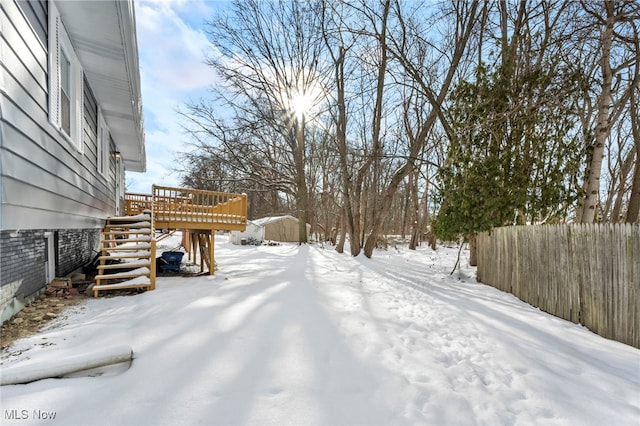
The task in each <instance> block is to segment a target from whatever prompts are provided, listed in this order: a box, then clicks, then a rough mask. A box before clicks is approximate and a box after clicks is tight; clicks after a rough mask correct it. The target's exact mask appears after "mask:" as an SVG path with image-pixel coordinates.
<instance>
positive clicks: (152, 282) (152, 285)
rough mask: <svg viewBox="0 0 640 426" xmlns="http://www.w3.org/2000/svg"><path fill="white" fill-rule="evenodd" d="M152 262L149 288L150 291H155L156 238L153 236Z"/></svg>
mask: <svg viewBox="0 0 640 426" xmlns="http://www.w3.org/2000/svg"><path fill="white" fill-rule="evenodd" d="M149 260H150V261H151V262H150V265H151V266H150V267H149V269H151V271H150V274H149V281H150V282H151V286H150V287H149V290H155V289H156V237H155V236H152V238H151V259H149Z"/></svg>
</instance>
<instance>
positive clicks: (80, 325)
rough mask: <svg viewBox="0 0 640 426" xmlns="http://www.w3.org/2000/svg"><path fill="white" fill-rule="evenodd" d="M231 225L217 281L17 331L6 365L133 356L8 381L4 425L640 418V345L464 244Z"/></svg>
mask: <svg viewBox="0 0 640 426" xmlns="http://www.w3.org/2000/svg"><path fill="white" fill-rule="evenodd" d="M217 238H218V239H217V244H216V260H217V262H218V267H219V270H218V271H217V273H216V275H215V277H208V276H204V277H190V278H182V277H168V278H166V277H162V278H159V279H158V284H157V287H158V288H157V290H156V291H151V292H147V293H144V294H141V295H137V296H122V297H114V298H100V299H91V300H87V301H86V303H83V304H82V305H81V306H78V307H75V308H73V311H72V312H71V313H70V314H69V315H68V316H67V318H66V319H64V320H62V321H60V322H58V323H57V324H54V325H53V326H52V327H50V329H48V330H46V331H44V332H42V333H40V334H38V335H35V336H32V337H30V338H26V339H23V340H21V341H18V342H16V344H15V345H14V346H13V347H12V348H11V350H10V351H9V353H12V354H13V355H8V353H5V354H3V360H2V362H3V365H2V367H3V368H7V367H9V366H13V365H16V364H21V363H22V364H24V363H25V362H26V363H29V362H33V363H36V362H38V361H42V360H47V359H53V358H63V357H67V356H69V355H71V354H79V353H83V352H92V351H94V350H95V349H96V348H101V347H104V348H106V347H113V346H118V345H128V346H130V347H132V348H133V350H134V361H133V363H132V364H131V367H130V368H129V369H128V370H126V371H119V370H116V371H112V372H110V373H109V374H104V375H102V376H99V377H86V376H84V377H76V378H65V379H47V380H41V381H37V382H33V383H30V384H28V385H12V386H2V388H0V392H1V395H0V400H1V405H2V407H1V411H2V412H1V413H0V415H1V416H2V420H1V423H2V424H3V425H4V424H7V425H9V424H21V425H23V424H60V425H90V424H105V425H107V424H108V425H159V424H167V425H179V424H189V425H190V424H207V425H208V424H228V425H236V424H271V425H282V424H322V425H343V424H348V425H356V424H357V425H374V424H381V425H402V424H412V425H413V424H428V425H455V424H463V425H473V424H480V425H512V424H524V425H529V424H550V425H557V424H560V425H589V424H591V425H637V424H640V351H639V350H637V349H634V348H632V347H630V346H626V345H623V344H621V343H617V342H614V341H610V340H606V339H604V338H601V337H599V336H597V335H595V334H593V333H591V332H589V331H588V330H587V329H585V328H583V327H581V326H578V325H575V324H572V323H570V322H566V321H563V320H561V319H558V318H555V317H553V316H550V315H548V314H545V313H543V312H540V311H539V310H537V309H535V308H532V307H531V306H529V305H527V304H525V303H523V302H521V301H519V300H518V299H516V298H515V297H514V296H512V295H509V294H506V293H502V292H499V291H497V290H495V289H493V288H491V287H488V286H484V285H482V284H478V283H477V282H476V281H475V279H474V278H473V274H474V271H473V270H472V269H471V268H467V267H463V268H462V271H461V272H456V273H455V274H454V275H452V276H450V275H449V272H450V270H451V269H452V267H453V265H454V263H455V256H456V249H455V248H451V249H447V248H442V247H440V248H439V249H438V250H437V251H436V252H433V251H431V250H430V249H428V248H424V249H420V250H418V251H415V252H413V251H409V250H407V249H405V248H400V249H399V250H396V249H389V250H388V251H379V252H376V253H375V255H374V258H373V259H366V258H364V257H357V258H353V257H351V256H349V255H348V254H343V255H340V254H338V253H336V252H335V251H334V250H333V248H332V247H326V248H322V247H321V246H320V245H310V246H297V245H281V246H263V247H254V246H233V245H231V244H229V243H228V242H227V240H226V237H217ZM176 241H178V243H177V244H179V235H176V236H174V237H172V239H170V240H166V241H164V242H163V244H164V245H165V246H166V248H167V249H172V248H174V247H175V245H176ZM160 250H162V249H160ZM463 254H464V252H463ZM464 263H465V262H464V261H463V264H464ZM44 417H47V419H44ZM51 417H54V418H51Z"/></svg>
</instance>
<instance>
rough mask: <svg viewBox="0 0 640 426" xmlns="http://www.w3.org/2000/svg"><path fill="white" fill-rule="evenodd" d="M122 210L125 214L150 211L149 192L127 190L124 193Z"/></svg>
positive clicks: (131, 214)
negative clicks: (141, 192)
mask: <svg viewBox="0 0 640 426" xmlns="http://www.w3.org/2000/svg"><path fill="white" fill-rule="evenodd" d="M124 203H125V207H124V209H125V210H124V212H125V214H126V215H127V216H133V215H136V214H140V213H142V212H143V211H145V210H149V211H151V194H140V193H136V192H127V193H126V194H124Z"/></svg>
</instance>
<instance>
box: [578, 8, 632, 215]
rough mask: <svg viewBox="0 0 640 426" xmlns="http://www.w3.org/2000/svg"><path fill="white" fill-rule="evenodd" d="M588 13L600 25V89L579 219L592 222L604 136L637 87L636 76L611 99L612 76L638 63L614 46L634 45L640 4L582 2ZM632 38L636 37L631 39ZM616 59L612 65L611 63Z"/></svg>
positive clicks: (596, 202)
mask: <svg viewBox="0 0 640 426" xmlns="http://www.w3.org/2000/svg"><path fill="white" fill-rule="evenodd" d="M581 4H582V7H583V9H584V11H585V12H586V13H587V15H588V16H589V17H590V18H591V19H592V20H593V25H594V27H596V28H601V31H600V40H599V54H600V57H599V68H600V78H599V90H598V95H597V104H596V105H597V106H596V120H595V128H594V132H593V133H594V143H593V147H592V148H591V149H590V150H589V158H588V168H587V178H586V180H585V184H584V192H585V194H584V199H583V200H582V201H581V206H580V209H579V211H580V213H581V216H580V217H578V219H579V220H580V221H581V222H594V221H595V220H596V212H597V208H598V203H599V194H600V186H601V183H600V177H601V174H602V164H603V158H604V152H605V145H606V143H607V139H608V138H609V135H610V134H611V129H612V126H613V125H614V123H615V121H616V120H617V119H618V118H619V117H620V115H621V114H622V111H623V109H624V108H625V104H626V103H627V102H629V101H630V98H631V96H632V93H633V91H634V90H635V88H636V87H637V86H638V80H637V73H636V76H635V77H634V78H633V79H631V80H630V81H628V82H627V86H626V87H624V88H622V90H618V94H619V97H618V98H617V99H616V98H614V93H615V92H616V90H615V89H616V87H614V76H617V78H621V76H622V71H623V70H624V69H626V68H629V67H636V68H637V66H638V64H637V62H638V50H637V47H636V49H629V50H627V49H622V50H620V49H616V44H617V43H622V44H628V43H629V42H630V43H631V44H632V45H633V44H635V45H636V46H637V35H638V33H637V29H636V27H635V25H636V24H635V22H637V21H638V19H640V5H639V4H638V3H637V2H633V1H628V0H626V1H615V0H604V1H603V4H602V8H600V7H598V6H597V5H595V4H593V3H591V2H586V1H581ZM630 25H631V26H633V28H634V31H633V32H632V33H631V34H633V35H631V36H629V35H627V34H625V31H626V27H628V26H630ZM634 38H635V40H634ZM612 61H615V65H612Z"/></svg>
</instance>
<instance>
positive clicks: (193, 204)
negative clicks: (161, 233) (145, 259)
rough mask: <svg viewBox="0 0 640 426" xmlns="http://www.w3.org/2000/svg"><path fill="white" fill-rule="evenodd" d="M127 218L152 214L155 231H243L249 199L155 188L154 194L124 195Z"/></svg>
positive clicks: (177, 189)
mask: <svg viewBox="0 0 640 426" xmlns="http://www.w3.org/2000/svg"><path fill="white" fill-rule="evenodd" d="M125 203H126V214H127V215H135V214H139V213H141V212H143V211H145V210H148V211H151V213H152V218H153V219H152V220H153V228H154V229H189V230H228V231H244V230H245V229H246V226H247V195H246V194H232V193H228V192H215V191H204V190H199V189H189V188H172V187H167V186H157V185H154V186H153V191H152V194H150V195H149V194H137V193H127V194H125Z"/></svg>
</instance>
